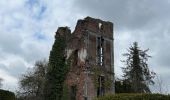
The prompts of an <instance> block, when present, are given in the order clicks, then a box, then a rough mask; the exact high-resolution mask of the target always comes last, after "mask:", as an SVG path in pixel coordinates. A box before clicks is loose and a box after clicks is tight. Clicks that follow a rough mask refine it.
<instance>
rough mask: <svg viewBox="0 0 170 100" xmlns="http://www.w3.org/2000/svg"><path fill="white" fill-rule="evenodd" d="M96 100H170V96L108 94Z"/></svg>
mask: <svg viewBox="0 0 170 100" xmlns="http://www.w3.org/2000/svg"><path fill="white" fill-rule="evenodd" d="M95 100H170V95H163V94H133V93H132V94H128V93H127V94H126V93H124V94H115V95H114V94H108V95H106V96H103V97H99V98H96V99H95Z"/></svg>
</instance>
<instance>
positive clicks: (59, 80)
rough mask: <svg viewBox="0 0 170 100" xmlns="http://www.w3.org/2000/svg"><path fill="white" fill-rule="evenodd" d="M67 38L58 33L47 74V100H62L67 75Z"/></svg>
mask: <svg viewBox="0 0 170 100" xmlns="http://www.w3.org/2000/svg"><path fill="white" fill-rule="evenodd" d="M65 48H66V40H65V37H64V36H63V35H61V34H59V33H58V32H57V33H56V36H55V42H54V44H53V47H52V50H51V52H50V57H49V65H48V69H47V74H46V83H45V89H44V92H45V100H61V98H62V93H63V84H64V80H65V77H66V73H67V69H68V68H67V67H68V66H67V65H66V62H65V56H64V53H65Z"/></svg>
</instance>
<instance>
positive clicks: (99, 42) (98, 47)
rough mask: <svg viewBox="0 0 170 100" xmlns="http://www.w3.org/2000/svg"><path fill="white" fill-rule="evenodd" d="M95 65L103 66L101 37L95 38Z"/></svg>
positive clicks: (102, 41) (102, 42)
mask: <svg viewBox="0 0 170 100" xmlns="http://www.w3.org/2000/svg"><path fill="white" fill-rule="evenodd" d="M97 44H98V45H97V63H98V64H99V65H100V66H103V64H104V48H103V47H104V39H103V37H98V38H97Z"/></svg>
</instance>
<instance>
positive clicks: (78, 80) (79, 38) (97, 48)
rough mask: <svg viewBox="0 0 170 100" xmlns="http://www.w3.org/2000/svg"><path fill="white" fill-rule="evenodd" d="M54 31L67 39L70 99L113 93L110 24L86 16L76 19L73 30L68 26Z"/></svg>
mask: <svg viewBox="0 0 170 100" xmlns="http://www.w3.org/2000/svg"><path fill="white" fill-rule="evenodd" d="M56 34H60V35H63V36H65V38H66V41H67V48H66V53H65V56H66V59H67V60H69V61H70V69H69V72H68V74H67V78H66V80H65V83H66V85H67V86H68V90H69V96H70V100H92V99H93V98H94V97H97V96H102V95H104V94H106V93H114V90H115V89H114V52H113V49H114V47H113V40H114V39H113V23H111V22H108V21H102V20H100V19H94V18H91V17H86V18H85V19H83V20H78V22H77V25H76V27H75V30H74V32H73V33H71V31H70V29H69V28H67V27H60V28H58V30H57V32H56Z"/></svg>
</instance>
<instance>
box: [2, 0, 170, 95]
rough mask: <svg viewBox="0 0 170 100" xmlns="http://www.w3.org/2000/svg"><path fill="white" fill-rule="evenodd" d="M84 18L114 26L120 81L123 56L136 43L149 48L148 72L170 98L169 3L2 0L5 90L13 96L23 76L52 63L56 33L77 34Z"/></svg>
mask: <svg viewBox="0 0 170 100" xmlns="http://www.w3.org/2000/svg"><path fill="white" fill-rule="evenodd" d="M86 16H91V17H94V18H100V19H102V20H106V21H111V22H113V23H114V45H115V48H114V49H115V73H116V76H117V77H120V76H121V75H122V72H121V68H120V67H123V64H122V63H121V62H120V60H122V59H123V57H122V53H125V52H126V49H127V48H128V47H129V46H130V45H131V44H132V43H133V42H134V41H137V42H138V43H139V46H140V47H141V49H147V48H149V49H150V51H149V52H148V53H149V54H150V55H151V56H152V58H151V59H150V60H149V62H148V63H149V66H150V69H151V70H153V71H155V72H156V73H157V74H158V76H159V77H161V79H162V81H163V90H164V93H170V78H169V77H170V69H169V68H170V51H169V49H170V43H169V42H170V20H169V19H170V1H169V0H0V77H1V78H3V79H4V81H3V88H4V89H8V90H12V91H15V90H16V89H17V87H18V85H17V84H18V79H19V77H20V76H21V74H23V73H25V71H26V70H27V69H28V68H31V67H32V66H33V64H34V63H35V61H37V60H41V59H44V58H46V59H48V56H49V52H50V50H51V47H52V44H53V42H54V35H55V31H56V30H57V28H58V27H60V26H68V27H70V28H71V29H72V31H73V30H74V27H75V25H76V22H77V20H78V19H83V18H85V17H86ZM153 91H155V92H158V91H157V88H154V89H153Z"/></svg>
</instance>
